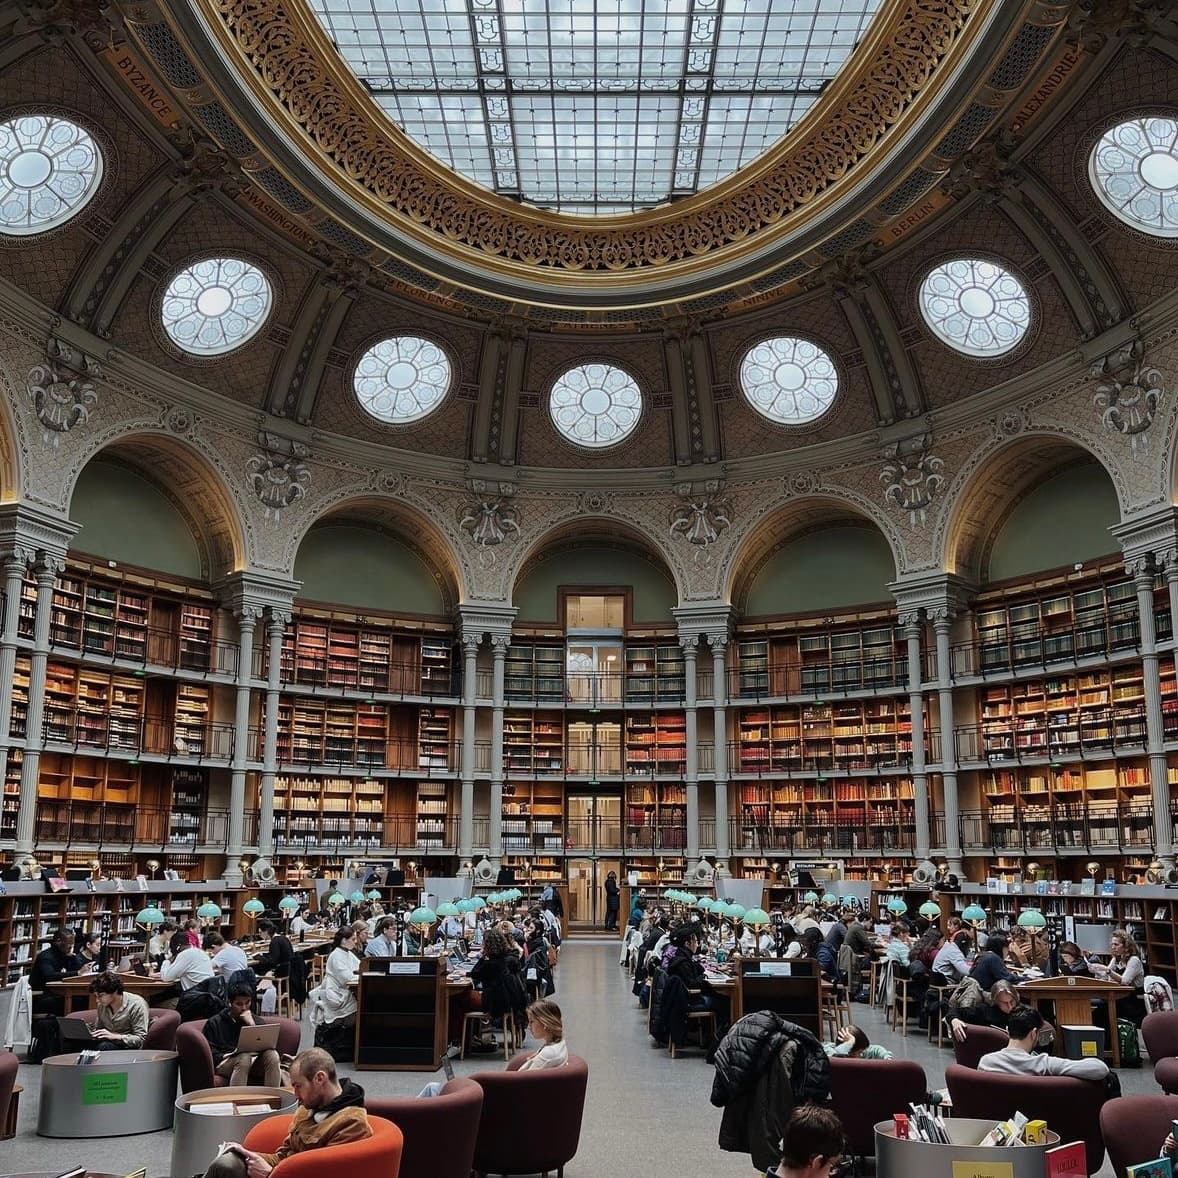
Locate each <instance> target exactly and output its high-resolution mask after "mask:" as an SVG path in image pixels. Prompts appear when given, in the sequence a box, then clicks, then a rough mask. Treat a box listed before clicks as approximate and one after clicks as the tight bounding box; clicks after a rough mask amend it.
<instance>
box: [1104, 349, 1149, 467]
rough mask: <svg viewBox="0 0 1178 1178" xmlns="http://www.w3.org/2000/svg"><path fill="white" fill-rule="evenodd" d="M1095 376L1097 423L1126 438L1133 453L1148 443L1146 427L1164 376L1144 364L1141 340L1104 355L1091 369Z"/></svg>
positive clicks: (1147, 429) (1147, 428) (1147, 427)
mask: <svg viewBox="0 0 1178 1178" xmlns="http://www.w3.org/2000/svg"><path fill="white" fill-rule="evenodd" d="M1092 375H1093V376H1095V377H1096V378H1097V384H1096V393H1095V394H1094V396H1093V398H1092V403H1093V405H1094V406H1095V407H1096V411H1097V413H1099V414H1100V424H1101V425H1103V426H1104V427H1105V428H1106V429H1109V430H1112V431H1113V433H1117V434H1120V435H1121V436H1122V437H1125V438H1128V439H1129V446H1130V449H1132V451H1133V453H1134V454H1136V453H1137V452H1138V450H1144V449H1146V447H1147V446H1148V445H1149V427H1150V426H1151V425H1153V423H1154V420H1155V419H1156V418H1157V415H1158V409H1159V408H1160V407H1161V403H1162V399H1163V398H1164V397H1165V395H1166V382H1165V377H1163V376H1162V374H1161V372H1160V371H1159V370H1158V369H1156V368H1154V367H1152V366H1150V365H1148V364H1146V363H1145V357H1144V349H1143V348H1142V345H1141V343H1140V342H1135V343H1133V344H1130V345H1129V346H1128V347H1126V348H1122V349H1121V350H1120V351H1118V352H1114V353H1113V354H1112V355H1111V356H1106V357H1105V358H1104V359H1103V360H1101V361H1099V362H1098V363H1097V364H1095V365H1094V366H1093V368H1092Z"/></svg>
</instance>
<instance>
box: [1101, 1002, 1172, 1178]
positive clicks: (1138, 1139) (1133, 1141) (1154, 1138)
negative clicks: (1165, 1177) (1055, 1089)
mask: <svg viewBox="0 0 1178 1178" xmlns="http://www.w3.org/2000/svg"><path fill="white" fill-rule="evenodd" d="M1166 1013H1169V1012H1168V1011H1167V1012H1166ZM1149 1018H1153V1015H1150V1016H1149ZM1147 1021H1148V1020H1147ZM1174 1120H1178V1096H1120V1097H1118V1098H1117V1099H1116V1100H1110V1101H1107V1102H1106V1103H1105V1106H1104V1108H1102V1109H1101V1110H1100V1131H1101V1133H1102V1134H1103V1135H1104V1143H1105V1145H1106V1146H1108V1160H1109V1162H1110V1163H1111V1165H1112V1168H1113V1173H1115V1174H1123V1173H1124V1172H1125V1170H1126V1168H1127V1167H1128V1166H1135V1165H1137V1163H1138V1162H1151V1161H1153V1159H1154V1158H1156V1157H1158V1156H1160V1154H1161V1152H1162V1142H1163V1141H1165V1140H1166V1134H1167V1133H1169V1132H1170V1122H1171V1121H1174Z"/></svg>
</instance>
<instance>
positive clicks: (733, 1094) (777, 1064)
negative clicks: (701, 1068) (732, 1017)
mask: <svg viewBox="0 0 1178 1178" xmlns="http://www.w3.org/2000/svg"><path fill="white" fill-rule="evenodd" d="M829 1096H830V1061H829V1060H828V1059H827V1057H826V1052H825V1051H823V1049H822V1044H821V1043H819V1042H818V1040H817V1039H816V1038H815V1037H814V1036H813V1035H812V1034H811V1033H810V1032H809V1031H807V1030H806V1029H805V1028H804V1027H799V1026H798V1025H797V1024H796V1023H791V1022H790V1021H789V1020H788V1019H785V1018H782V1017H781V1015H779V1014H773V1013H772V1012H771V1011H768V1010H760V1011H757V1012H755V1013H754V1014H747V1015H745V1017H744V1018H742V1019H740V1020H739V1021H738V1022H735V1023H733V1024H732V1026H731V1027H730V1028H729V1029H728V1033H727V1034H726V1035H725V1036H724V1038H723V1039H722V1040H721V1041H720V1045H719V1047H717V1048H716V1076H715V1079H714V1080H713V1081H712V1104H714V1105H715V1106H716V1107H717V1108H722V1109H723V1110H724V1115H723V1117H721V1119H720V1148H721V1149H722V1150H725V1151H726V1152H728V1153H747V1154H749V1155H751V1157H752V1161H753V1165H754V1167H756V1169H758V1170H760V1171H761V1172H762V1173H763V1172H764V1171H765V1170H768V1169H770V1168H771V1167H773V1166H776V1165H777V1163H778V1162H779V1161H780V1160H781V1135H782V1132H783V1130H784V1128H785V1122H786V1121H787V1120H788V1119H789V1115H790V1113H791V1112H792V1111H793V1108H794V1106H795V1105H799V1104H808V1103H824V1102H825V1101H826V1100H827V1098H828V1097H829Z"/></svg>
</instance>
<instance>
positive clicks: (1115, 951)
mask: <svg viewBox="0 0 1178 1178" xmlns="http://www.w3.org/2000/svg"><path fill="white" fill-rule="evenodd" d="M1109 952H1110V956H1109V960H1108V964H1107V965H1105V964H1103V963H1102V962H1099V961H1091V962H1089V968H1090V969H1091V970H1092V976H1093V977H1096V978H1100V979H1101V980H1102V981H1109V982H1117V983H1118V984H1120V985H1122V986H1132V987H1133V989H1134V990H1135V991H1136V992H1135V993H1134V994H1132V995H1131V996H1129V997H1127V998H1118V999H1117V1015H1118V1016H1119V1017H1120V1018H1126V1019H1129V1020H1130V1021H1131V1022H1134V1023H1136V1024H1137V1025H1138V1026H1140V1025H1141V1021H1142V1019H1144V1018H1145V966H1144V965H1143V964H1142V959H1141V950H1140V949H1139V948H1138V947H1137V942H1136V941H1135V940H1134V939H1133V937H1132V936H1131V935H1130V934H1129V933H1128V932H1127V931H1126V930H1125V929H1123V928H1119V929H1115V930H1114V931H1113V935H1112V937H1111V938H1110V940H1109ZM1096 1001H1097V1002H1099V1003H1101V1004H1102V1007H1103V1004H1104V999H1103V998H1098V999H1096ZM1097 1025H1098V1026H1099V1025H1101V1024H1099V1023H1098V1024H1097Z"/></svg>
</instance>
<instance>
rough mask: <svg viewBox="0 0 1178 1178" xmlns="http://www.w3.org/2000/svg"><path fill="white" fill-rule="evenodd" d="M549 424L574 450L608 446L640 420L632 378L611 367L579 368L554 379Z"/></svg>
mask: <svg viewBox="0 0 1178 1178" xmlns="http://www.w3.org/2000/svg"><path fill="white" fill-rule="evenodd" d="M548 412H549V413H550V414H551V415H552V423H553V424H554V425H555V426H556V428H557V429H558V430H559V431H560V433H561V434H563V435H564V436H565V437H566V438H568V440H569V441H570V442H574V443H576V445H578V446H591V447H594V448H600V447H602V446H612V445H614V444H615V443H616V442H620V441H621V440H622V439H623V438H625V437H626V436H627V435H628V434H629V433H631V431H632V430H633V429H634V427H635V426H636V425H637V424H638V419H639V418H640V417H641V416H642V393H641V392H640V391H639V389H638V385H637V383H636V382H635V380H634V378H633V377H632V376H631V375H630V374H629V373H628V372H623V371H622V369H620V368H615V367H614V366H613V365H612V364H581V365H579V366H578V367H576V368H570V369H569V370H568V372H566V373H564V374H563V375H562V376H560V377H558V378H557V381H556V383H555V384H554V385H553V386H552V394H551V396H550V397H549V400H548Z"/></svg>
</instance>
